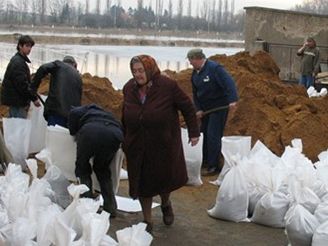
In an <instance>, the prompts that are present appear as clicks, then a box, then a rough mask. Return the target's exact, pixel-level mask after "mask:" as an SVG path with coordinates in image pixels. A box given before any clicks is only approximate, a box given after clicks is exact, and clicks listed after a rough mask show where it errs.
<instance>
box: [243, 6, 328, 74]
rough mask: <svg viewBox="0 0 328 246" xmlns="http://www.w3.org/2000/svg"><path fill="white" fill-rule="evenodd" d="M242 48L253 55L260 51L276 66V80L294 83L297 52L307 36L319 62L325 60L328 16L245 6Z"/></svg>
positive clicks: (326, 56)
mask: <svg viewBox="0 0 328 246" xmlns="http://www.w3.org/2000/svg"><path fill="white" fill-rule="evenodd" d="M245 10H246V20H245V49H246V51H250V52H251V53H253V52H254V51H256V50H259V49H264V50H267V51H268V52H270V53H271V55H272V56H273V58H274V60H275V61H276V63H277V64H278V66H279V67H280V70H281V71H280V77H281V78H282V79H284V80H297V79H298V77H299V67H300V57H297V56H296V52H297V50H298V49H299V48H300V47H301V46H302V44H303V43H304V40H305V39H306V38H307V37H308V36H312V37H314V39H315V40H316V42H317V46H318V47H319V49H320V52H321V60H322V61H326V62H327V59H328V15H314V14H307V13H300V12H295V11H287V10H277V9H269V8H260V7H246V8H245Z"/></svg>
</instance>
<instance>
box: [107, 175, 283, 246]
mask: <svg viewBox="0 0 328 246" xmlns="http://www.w3.org/2000/svg"><path fill="white" fill-rule="evenodd" d="M215 179H216V177H215V176H214V177H210V178H203V182H204V184H203V185H202V186H200V187H191V186H190V187H183V188H181V189H179V190H177V191H175V192H173V193H172V197H171V200H172V204H173V209H174V213H175V222H174V224H173V225H172V226H170V227H168V226H165V225H164V224H163V222H162V214H161V210H160V207H156V208H154V209H153V222H154V231H153V236H154V240H153V243H152V245H155V246H157V245H159V246H161V245H163V246H164V245H179V246H183V245H188V246H192V245H197V246H199V245H220V246H222V245H224V246H230V245H231V246H232V245H233V246H235V245H238V246H242V245H245V246H246V245H247V246H249V245H251V246H253V245H256V246H257V245H258V246H260V245H261V246H262V245H265V246H270V245H272V246H280V245H287V243H288V241H287V237H286V236H285V234H284V230H283V229H275V228H269V227H265V226H261V225H257V224H254V223H234V222H227V221H222V220H218V219H214V218H211V217H209V216H208V215H207V211H206V210H207V209H209V208H212V206H213V205H214V203H215V199H216V194H217V187H216V186H214V185H212V184H210V183H209V182H208V181H209V180H215ZM119 195H122V196H127V195H128V182H127V181H121V183H120V190H119ZM154 200H155V201H156V202H160V199H159V197H156V198H155V199H154ZM142 219H143V217H142V213H141V212H140V213H133V214H128V213H120V215H119V216H118V217H117V218H115V219H112V220H111V226H110V229H109V234H110V235H111V236H112V237H113V238H116V236H115V231H117V230H119V229H123V228H125V227H127V226H131V225H133V224H137V223H139V222H140V221H142Z"/></svg>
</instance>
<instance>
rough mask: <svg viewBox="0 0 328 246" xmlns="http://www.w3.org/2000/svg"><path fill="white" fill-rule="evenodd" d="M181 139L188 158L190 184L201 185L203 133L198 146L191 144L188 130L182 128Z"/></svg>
mask: <svg viewBox="0 0 328 246" xmlns="http://www.w3.org/2000/svg"><path fill="white" fill-rule="evenodd" d="M181 139H182V145H183V152H184V156H185V159H186V167H187V174H188V182H187V184H188V185H195V186H198V185H201V184H203V182H202V179H201V175H200V172H201V166H202V143H203V135H201V136H200V138H199V142H198V144H197V145H196V146H191V145H190V144H189V143H188V141H189V137H188V130H187V129H184V128H181Z"/></svg>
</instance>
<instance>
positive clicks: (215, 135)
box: [202, 109, 229, 169]
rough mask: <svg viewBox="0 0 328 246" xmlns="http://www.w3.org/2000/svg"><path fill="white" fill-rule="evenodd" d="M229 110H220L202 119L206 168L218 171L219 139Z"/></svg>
mask: <svg viewBox="0 0 328 246" xmlns="http://www.w3.org/2000/svg"><path fill="white" fill-rule="evenodd" d="M228 112H229V109H225V110H220V111H217V112H214V113H211V114H209V115H206V116H205V117H204V118H203V119H202V132H203V163H207V168H208V169H211V168H216V169H219V159H220V155H221V139H222V137H223V132H224V127H225V124H226V121H227V117H228Z"/></svg>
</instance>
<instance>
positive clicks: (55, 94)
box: [31, 56, 82, 127]
mask: <svg viewBox="0 0 328 246" xmlns="http://www.w3.org/2000/svg"><path fill="white" fill-rule="evenodd" d="M76 68H77V63H76V61H75V59H74V58H73V57H72V56H65V57H64V59H63V61H59V60H56V61H53V62H50V63H46V64H43V65H42V66H40V67H39V69H38V70H37V71H36V74H35V76H34V78H33V81H32V84H31V90H32V91H33V92H34V93H36V92H37V90H38V88H39V85H40V83H41V80H42V79H43V78H44V77H45V76H46V75H48V74H50V75H51V77H50V85H49V93H48V97H47V100H46V102H45V107H44V118H45V119H46V120H47V121H48V125H56V124H57V125H60V126H63V127H67V117H68V114H69V111H70V109H71V106H80V105H81V97H82V79H81V76H80V74H79V72H78V70H77V69H76Z"/></svg>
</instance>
